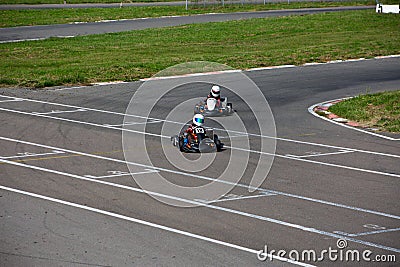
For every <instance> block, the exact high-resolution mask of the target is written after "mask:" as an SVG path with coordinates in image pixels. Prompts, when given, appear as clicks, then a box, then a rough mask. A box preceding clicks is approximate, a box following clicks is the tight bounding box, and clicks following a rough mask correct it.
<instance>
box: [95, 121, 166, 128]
mask: <svg viewBox="0 0 400 267" xmlns="http://www.w3.org/2000/svg"><path fill="white" fill-rule="evenodd" d="M160 122H162V121H160V120H148V121H144V122H126V123H122V124H103V125H104V126H111V127H122V126H131V125H138V124H148V123H160Z"/></svg>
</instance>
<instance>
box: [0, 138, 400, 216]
mask: <svg viewBox="0 0 400 267" xmlns="http://www.w3.org/2000/svg"><path fill="white" fill-rule="evenodd" d="M0 140H5V141H10V142H17V143H22V144H26V145H32V146H36V147H43V148H50V149H57V150H62V151H64V152H66V153H72V154H77V155H82V156H87V157H91V158H96V159H102V160H107V161H112V162H117V163H123V164H131V165H136V166H139V167H144V168H149V169H155V170H159V171H166V172H170V173H175V174H180V175H185V176H189V177H193V178H198V179H203V180H206V181H213V182H219V183H225V184H230V185H235V186H238V187H242V188H246V189H252V190H259V191H261V192H263V193H265V194H277V195H281V196H286V197H291V198H297V199H301V200H306V201H310V202H316V203H320V204H325V205H329V206H333V207H338V208H345V209H349V210H355V211H359V212H364V213H369V214H375V215H379V216H384V217H389V218H393V219H397V220H400V216H397V215H393V214H388V213H384V212H379V211H374V210H368V209H363V208H358V207H353V206H348V205H344V204H338V203H334V202H330V201H325V200H319V199H313V198H309V197H304V196H298V195H294V194H290V193H284V192H280V191H276V190H271V189H264V188H255V187H251V186H248V185H245V184H240V183H232V182H228V181H224V180H218V179H214V178H211V177H206V176H200V175H195V174H191V173H184V172H179V171H174V170H169V169H163V168H159V167H154V166H147V165H143V164H139V163H134V162H127V161H124V160H119V159H114V158H107V157H103V156H99V155H93V154H88V153H84V152H79V151H73V150H70V149H64V148H56V147H52V146H48V145H42V144H37V143H32V142H28V141H23V140H16V139H12V138H8V137H2V136H0Z"/></svg>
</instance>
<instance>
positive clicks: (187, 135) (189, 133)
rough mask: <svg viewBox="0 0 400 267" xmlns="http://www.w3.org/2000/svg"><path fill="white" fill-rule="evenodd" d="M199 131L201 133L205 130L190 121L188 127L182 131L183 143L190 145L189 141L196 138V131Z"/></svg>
mask: <svg viewBox="0 0 400 267" xmlns="http://www.w3.org/2000/svg"><path fill="white" fill-rule="evenodd" d="M198 132H201V133H206V130H205V128H204V127H202V126H197V125H196V124H194V123H192V124H191V125H189V127H188V128H187V129H186V130H185V132H184V135H183V136H184V139H183V145H184V146H187V147H190V143H191V142H192V139H194V140H197V135H196V133H198Z"/></svg>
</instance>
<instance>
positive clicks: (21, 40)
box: [0, 35, 75, 44]
mask: <svg viewBox="0 0 400 267" xmlns="http://www.w3.org/2000/svg"><path fill="white" fill-rule="evenodd" d="M74 37H75V36H73V35H67V36H61V35H60V36H51V37H43V38H29V39H15V40H5V41H0V44H6V43H19V42H26V41H43V40H46V39H50V38H74Z"/></svg>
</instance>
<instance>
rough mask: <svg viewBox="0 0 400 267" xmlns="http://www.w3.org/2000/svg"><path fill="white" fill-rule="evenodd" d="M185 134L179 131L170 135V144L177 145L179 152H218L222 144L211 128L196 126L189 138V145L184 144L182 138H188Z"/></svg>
mask: <svg viewBox="0 0 400 267" xmlns="http://www.w3.org/2000/svg"><path fill="white" fill-rule="evenodd" d="M187 135H188V133H180V134H179V135H174V136H172V137H171V141H172V145H173V146H176V147H178V148H179V150H180V151H181V152H188V153H212V152H216V151H218V152H219V151H221V150H222V148H223V146H224V144H223V143H222V142H221V140H219V138H218V135H216V134H214V131H213V130H212V129H206V130H205V129H203V128H196V129H195V132H194V133H193V135H192V138H190V142H189V145H186V144H184V139H185V138H188V136H187ZM210 136H212V138H211V137H210Z"/></svg>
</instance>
